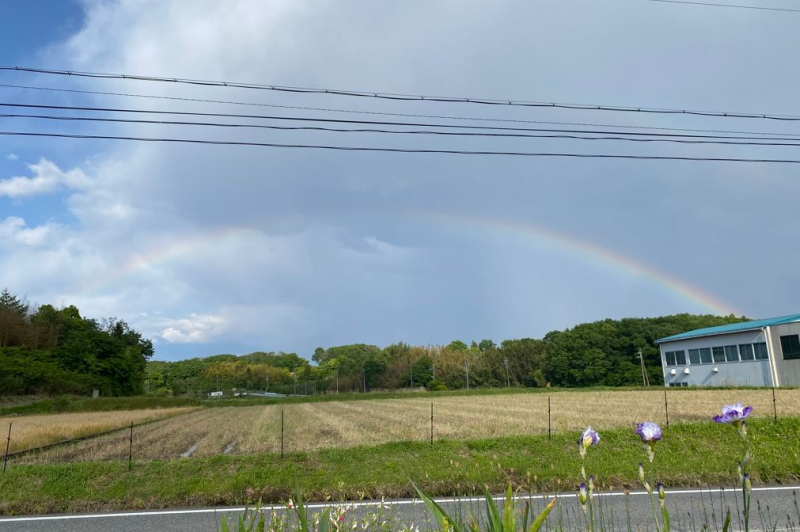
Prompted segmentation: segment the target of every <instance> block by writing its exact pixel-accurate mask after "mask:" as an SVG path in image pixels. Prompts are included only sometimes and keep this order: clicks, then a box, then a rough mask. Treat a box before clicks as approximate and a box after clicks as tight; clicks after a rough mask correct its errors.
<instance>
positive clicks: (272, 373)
mask: <svg viewBox="0 0 800 532" xmlns="http://www.w3.org/2000/svg"><path fill="white" fill-rule="evenodd" d="M744 319H745V318H736V317H734V316H728V317H720V316H710V315H704V316H695V315H691V314H677V315H674V316H665V317H660V318H626V319H622V320H610V319H609V320H603V321H597V322H593V323H584V324H581V325H577V326H576V327H574V328H572V329H567V330H564V331H553V332H550V333H548V334H546V335H545V336H544V338H542V339H532V338H522V339H517V340H504V341H502V342H500V344H499V345H498V344H495V343H494V342H493V341H492V340H482V341H480V342H475V341H473V342H471V343H470V344H469V345H468V344H467V343H465V342H463V341H460V340H455V341H453V342H451V343H450V344H448V345H446V346H411V345H408V344H405V343H402V342H401V343H397V344H392V345H389V346H387V347H384V348H380V347H378V346H374V345H366V344H352V345H343V346H338V347H330V348H327V349H324V348H321V347H320V348H317V349H316V350H315V351H314V353H313V355H312V357H311V360H312V362H313V364H312V363H309V361H308V360H306V359H305V358H303V357H300V356H298V355H296V354H294V353H288V354H287V353H266V352H255V353H250V354H248V355H243V356H236V355H217V356H212V357H207V358H193V359H190V360H182V361H179V362H160V361H152V362H149V363H148V366H147V371H148V385H149V391H150V393H153V394H160V395H184V394H195V393H206V392H209V391H212V390H223V391H226V392H230V391H235V390H239V391H245V390H250V391H256V390H258V391H264V390H268V391H270V392H278V393H298V394H305V393H322V392H333V391H336V390H337V389H338V390H339V391H343V392H344V391H364V390H365V389H366V390H367V391H370V390H378V389H381V390H393V389H400V388H409V387H415V388H417V387H425V388H427V389H430V390H449V389H460V388H466V387H467V386H469V387H502V386H525V387H536V386H548V385H552V386H567V387H578V386H597V385H603V386H629V385H637V384H641V383H642V370H641V365H640V361H639V357H638V351H639V349H641V352H642V356H643V357H644V362H645V366H646V370H647V374H648V378H649V380H650V383H651V384H661V383H663V376H662V374H661V362H660V357H659V350H658V346H657V345H656V344H655V340H657V339H659V338H663V337H665V336H670V335H672V334H678V333H681V332H685V331H689V330H692V329H697V328H701V327H711V326H715V325H723V324H726V323H732V322H737V321H743V320H744Z"/></svg>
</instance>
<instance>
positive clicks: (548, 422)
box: [547, 395, 552, 441]
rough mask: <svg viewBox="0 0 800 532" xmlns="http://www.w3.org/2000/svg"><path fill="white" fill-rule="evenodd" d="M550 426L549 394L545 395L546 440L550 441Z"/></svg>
mask: <svg viewBox="0 0 800 532" xmlns="http://www.w3.org/2000/svg"><path fill="white" fill-rule="evenodd" d="M551 430H552V426H551V424H550V396H549V395H548V396H547V441H550V432H551Z"/></svg>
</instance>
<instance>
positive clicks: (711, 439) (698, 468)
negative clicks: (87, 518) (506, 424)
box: [0, 412, 800, 513]
mask: <svg viewBox="0 0 800 532" xmlns="http://www.w3.org/2000/svg"><path fill="white" fill-rule="evenodd" d="M587 413H588V412H587ZM749 434H750V439H751V452H752V455H753V462H752V470H751V471H752V477H753V479H754V482H755V483H775V482H778V483H785V482H795V481H797V479H798V473H799V472H800V458H799V457H798V446H797V445H796V442H797V441H800V419H797V418H792V419H782V420H779V421H777V422H774V421H771V420H768V419H758V420H753V421H752V422H751V423H750V426H749ZM576 436H577V434H575V433H572V432H565V433H560V434H555V435H553V438H552V441H548V439H547V436H546V435H537V436H514V437H505V438H495V439H483V440H469V441H446V440H442V441H436V442H435V444H434V446H433V447H432V448H431V447H430V445H429V444H426V443H423V442H404V443H389V444H384V445H378V446H373V447H354V448H346V449H327V450H319V451H313V452H307V453H290V454H287V455H286V457H285V458H284V459H280V456H279V455H276V454H261V455H254V456H219V457H214V458H207V459H188V460H170V461H151V462H145V463H135V464H134V468H133V471H132V472H128V471H127V463H124V462H105V463H98V462H85V463H75V464H59V465H13V466H12V467H10V468H9V470H8V472H7V473H6V474H5V475H0V513H42V512H75V511H88V510H102V509H133V508H157V507H166V506H198V505H218V504H242V503H246V502H253V501H256V500H258V499H261V500H262V501H264V502H278V501H281V500H285V498H286V497H288V496H289V494H290V493H291V491H292V487H293V485H294V481H295V477H297V480H298V481H299V483H300V486H302V488H303V490H304V491H305V493H306V496H307V498H308V499H310V500H326V499H333V500H336V499H360V498H379V497H383V496H386V497H404V496H411V495H412V491H411V485H410V482H409V479H411V480H414V481H415V482H418V483H419V484H420V485H421V486H422V487H423V488H424V489H425V490H426V491H427V492H428V493H430V494H432V495H464V494H472V493H477V492H479V491H480V490H481V489H482V486H483V485H484V484H487V485H488V486H489V488H490V489H492V490H501V489H502V488H503V487H504V486H505V484H506V483H507V482H509V481H511V482H513V483H514V485H515V486H517V487H520V488H522V489H523V490H532V491H565V490H566V491H569V490H572V489H573V488H574V486H575V485H576V484H577V483H578V481H579V480H578V476H579V471H580V465H579V459H578V454H577V451H576V448H575V439H576ZM601 437H602V441H601V443H600V446H599V447H597V448H592V449H590V452H589V455H588V458H587V469H588V470H589V472H590V473H593V474H594V475H596V478H597V481H598V484H599V486H600V487H601V489H616V488H621V487H625V486H635V485H637V464H638V463H639V462H640V461H642V460H643V458H644V450H643V448H642V445H641V443H639V441H638V437H637V436H636V435H635V434H634V433H633V431H632V429H616V430H608V431H603V432H602V433H601ZM740 456H741V443H740V441H739V439H738V437H737V435H736V434H735V431H734V430H733V429H732V428H731V427H729V426H720V425H715V424H713V423H711V422H700V423H685V424H680V425H674V426H672V427H670V428H665V430H664V441H662V442H661V443H659V444H658V448H657V455H656V470H657V476H658V477H659V478H660V479H662V480H664V481H665V482H666V484H667V486H668V487H671V488H675V487H678V486H693V485H701V484H702V485H732V484H733V483H734V479H735V475H736V473H735V467H736V461H737V459H738V458H739V457H740Z"/></svg>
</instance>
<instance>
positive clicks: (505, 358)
mask: <svg viewBox="0 0 800 532" xmlns="http://www.w3.org/2000/svg"><path fill="white" fill-rule="evenodd" d="M503 362H504V363H505V365H506V388H511V379H510V378H509V376H508V357H504V358H503Z"/></svg>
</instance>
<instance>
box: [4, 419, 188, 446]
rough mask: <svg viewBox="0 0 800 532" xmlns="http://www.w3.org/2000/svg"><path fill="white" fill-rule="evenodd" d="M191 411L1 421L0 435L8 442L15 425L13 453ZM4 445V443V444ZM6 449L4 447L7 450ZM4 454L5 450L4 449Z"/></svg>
mask: <svg viewBox="0 0 800 532" xmlns="http://www.w3.org/2000/svg"><path fill="white" fill-rule="evenodd" d="M192 410H193V409H192V408H164V409H159V410H131V411H126V412H87V413H79V414H57V415H37V416H14V417H6V418H0V434H1V435H2V436H0V437H2V439H3V440H5V438H6V436H7V434H8V433H7V430H8V425H9V423H12V424H13V425H12V433H11V445H10V447H9V451H10V452H15V451H20V450H23V449H30V448H32V447H39V446H41V445H47V444H48V443H54V442H58V441H62V440H68V439H72V438H80V437H83V436H88V435H91V434H97V433H98V432H104V431H107V430H112V429H116V428H119V427H124V426H126V425H129V424H130V423H131V422H133V423H143V422H145V421H151V420H156V419H162V418H167V417H172V416H175V415H178V414H185V413H188V412H191V411H192ZM4 443H5V442H4ZM4 447H5V446H4ZM3 450H5V449H3Z"/></svg>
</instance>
